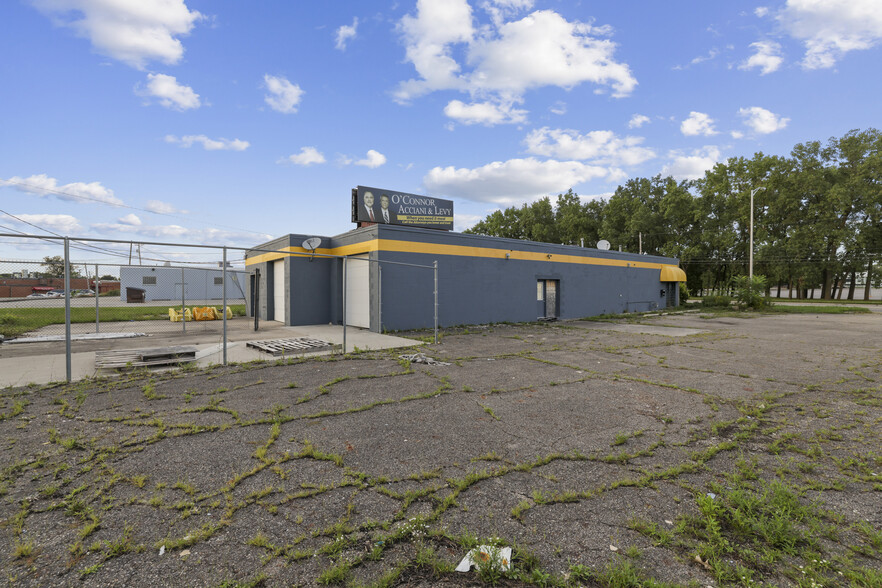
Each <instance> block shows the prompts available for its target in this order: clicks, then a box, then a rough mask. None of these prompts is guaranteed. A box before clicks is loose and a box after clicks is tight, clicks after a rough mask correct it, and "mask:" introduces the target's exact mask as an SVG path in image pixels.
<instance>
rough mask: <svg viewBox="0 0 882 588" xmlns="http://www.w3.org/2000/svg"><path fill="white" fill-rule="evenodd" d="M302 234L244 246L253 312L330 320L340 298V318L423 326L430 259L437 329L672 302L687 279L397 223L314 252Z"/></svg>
mask: <svg viewBox="0 0 882 588" xmlns="http://www.w3.org/2000/svg"><path fill="white" fill-rule="evenodd" d="M308 237H312V235H296V234H291V235H287V236H285V237H282V238H279V239H276V240H274V241H270V242H268V243H264V244H263V245H260V246H258V247H255V248H254V249H252V250H249V251H247V252H246V255H245V258H246V260H245V261H246V266H247V268H248V269H249V270H250V272H251V276H250V280H249V284H248V287H246V296H247V297H248V298H247V304H246V307H247V308H248V312H249V314H250V315H253V313H255V312H256V313H257V314H258V316H259V317H260V318H261V319H263V320H274V321H280V322H283V323H285V324H286V325H306V324H327V323H335V324H336V323H341V322H342V320H343V305H344V297H345V306H346V324H347V325H353V326H357V327H363V328H366V329H370V330H373V331H380V332H381V331H383V330H402V329H416V328H426V327H431V326H432V325H433V322H434V303H435V302H434V301H435V277H436V276H435V271H434V269H433V266H434V263H435V262H436V261H437V268H438V269H437V287H438V293H437V299H438V309H439V323H440V324H441V325H442V326H453V325H462V324H482V323H493V322H506V321H510V322H523V321H534V320H537V318H579V317H586V316H593V315H598V314H605V313H622V312H645V311H651V310H656V309H659V308H665V307H670V306H676V305H677V304H678V296H679V288H678V282H681V281H685V280H686V275H685V273H684V272H683V270H681V269H680V268H679V267H678V260H677V259H674V258H669V257H658V256H650V255H638V254H636V253H622V252H618V251H602V250H599V249H591V248H584V247H574V246H570V245H555V244H550V243H537V242H534V241H521V240H517V239H503V238H498V237H486V236H480V235H468V234H462V233H453V232H446V231H439V230H433V229H423V228H415V227H404V226H398V225H393V224H374V225H368V226H363V227H361V228H358V229H355V230H352V231H349V232H347V233H344V234H342V235H338V236H336V237H319V238H317V239H320V244H318V246H317V248H315V249H314V251H313V252H312V253H315V254H317V255H311V254H310V253H311V252H310V251H309V250H307V249H304V248H303V246H302V245H303V243H304V240H305V239H307V238H308ZM323 256H334V257H323ZM344 257H345V258H346V262H345V265H346V279H345V284H344V276H343V274H344V272H343V265H344V262H343V258H344ZM391 262H397V263H391ZM344 292H345V295H344Z"/></svg>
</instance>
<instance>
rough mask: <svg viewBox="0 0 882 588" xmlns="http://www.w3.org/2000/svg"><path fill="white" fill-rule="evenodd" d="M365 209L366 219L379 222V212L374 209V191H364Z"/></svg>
mask: <svg viewBox="0 0 882 588" xmlns="http://www.w3.org/2000/svg"><path fill="white" fill-rule="evenodd" d="M364 211H365V216H366V218H365V219H364V220H366V221H370V222H372V223H375V222H377V212H376V211H375V210H374V193H373V192H365V193H364Z"/></svg>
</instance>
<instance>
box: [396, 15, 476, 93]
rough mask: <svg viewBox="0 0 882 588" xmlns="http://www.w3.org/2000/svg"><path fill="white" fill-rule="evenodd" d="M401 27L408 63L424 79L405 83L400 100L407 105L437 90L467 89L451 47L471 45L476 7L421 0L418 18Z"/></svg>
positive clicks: (405, 21)
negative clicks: (413, 99) (463, 44)
mask: <svg viewBox="0 0 882 588" xmlns="http://www.w3.org/2000/svg"><path fill="white" fill-rule="evenodd" d="M398 28H399V30H400V32H401V33H402V36H403V37H404V41H405V44H406V46H407V48H406V56H407V60H408V61H410V62H411V63H413V65H414V67H415V68H416V70H417V73H418V74H420V76H421V78H422V79H420V80H409V81H407V82H403V83H402V84H401V85H400V86H399V89H398V91H397V92H396V99H398V100H399V101H402V102H406V101H408V100H409V99H411V98H414V97H416V96H419V95H421V94H425V93H427V92H431V91H433V90H448V89H465V84H464V82H463V80H461V79H459V77H458V74H459V71H460V65H459V64H458V63H457V62H456V60H455V59H454V58H453V57H451V55H450V54H451V47H450V46H451V45H453V44H455V43H469V42H471V41H472V39H473V37H474V35H475V31H474V29H473V28H472V8H471V6H469V3H468V2H467V1H466V0H446V1H444V0H442V1H438V0H417V13H416V16H410V15H405V16H404V17H403V18H402V19H401V22H400V23H399V24H398Z"/></svg>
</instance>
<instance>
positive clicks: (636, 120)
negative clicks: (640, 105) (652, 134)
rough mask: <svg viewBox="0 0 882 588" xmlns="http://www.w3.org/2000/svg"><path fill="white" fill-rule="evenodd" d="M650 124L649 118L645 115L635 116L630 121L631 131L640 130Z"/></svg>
mask: <svg viewBox="0 0 882 588" xmlns="http://www.w3.org/2000/svg"><path fill="white" fill-rule="evenodd" d="M648 122H649V117H648V116H646V115H645V114H635V115H634V116H632V117H631V120H629V121H628V128H629V129H639V128H640V127H642V126H643V125H645V124H646V123H648Z"/></svg>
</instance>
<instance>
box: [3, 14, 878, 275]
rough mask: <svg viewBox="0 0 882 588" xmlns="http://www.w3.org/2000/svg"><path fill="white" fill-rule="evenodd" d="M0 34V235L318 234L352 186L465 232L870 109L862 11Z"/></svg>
mask: <svg viewBox="0 0 882 588" xmlns="http://www.w3.org/2000/svg"><path fill="white" fill-rule="evenodd" d="M0 22H3V23H4V25H5V26H4V34H3V35H0V55H2V58H0V76H2V79H3V80H4V83H3V84H2V85H0V122H2V125H0V180H2V181H0V210H2V211H3V212H2V213H0V232H13V231H23V232H27V233H41V231H39V230H38V229H37V228H35V227H34V226H32V225H36V226H37V227H40V228H43V229H47V230H49V231H52V232H55V233H58V234H65V235H72V236H79V237H89V236H91V237H100V238H110V239H123V240H130V239H133V240H138V239H143V240H150V241H170V242H192V243H211V244H223V243H225V244H228V245H235V246H250V245H255V244H258V243H261V242H264V241H266V240H268V239H270V238H273V237H277V236H281V235H284V234H287V233H292V232H293V233H311V234H318V235H334V234H338V233H342V232H345V231H347V230H349V229H350V228H352V227H353V225H352V224H351V222H350V191H351V188H353V187H355V186H357V185H368V186H377V187H383V188H389V189H393V190H399V191H404V192H411V193H417V194H429V195H436V196H440V197H444V198H449V199H452V200H453V201H454V202H455V213H456V221H455V224H456V228H457V230H462V229H464V228H467V227H469V226H471V225H472V224H473V223H474V222H476V221H477V220H479V219H481V218H483V217H484V216H485V215H486V214H488V213H489V212H491V211H493V210H495V209H497V208H504V207H506V206H510V205H512V204H520V203H523V202H528V201H531V200H533V199H535V198H539V197H541V196H543V195H552V196H553V195H556V194H558V193H560V192H564V191H566V190H567V189H569V188H571V187H572V188H573V189H575V190H576V191H577V192H578V193H579V194H580V195H581V196H583V197H584V198H592V197H599V196H603V195H608V194H610V193H612V192H613V191H614V190H615V188H616V186H618V185H619V184H620V183H622V182H623V181H625V180H626V179H627V178H629V177H637V176H652V175H655V174H658V173H662V174H666V175H667V174H671V175H674V176H676V177H678V178H692V177H698V176H700V175H701V174H702V173H703V170H704V169H706V168H708V167H710V166H712V165H713V164H714V163H715V162H717V161H723V160H725V159H726V158H727V157H733V156H741V155H743V156H746V157H750V156H751V155H753V153H755V152H756V151H762V152H764V153H768V154H780V155H786V154H788V153H789V151H790V149H791V148H792V147H793V145H795V144H796V143H799V142H803V141H809V140H826V139H827V138H829V137H831V136H841V135H842V134H844V133H845V132H847V131H848V130H850V129H854V128H860V129H864V128H868V127H873V126H876V127H878V126H879V124H880V123H879V120H880V113H882V101H880V99H879V96H880V95H882V76H880V75H879V73H880V64H882V48H880V45H882V10H880V9H879V1H878V0H848V1H843V0H787V1H775V2H757V3H754V2H740V1H737V2H708V1H706V0H703V1H698V0H696V1H686V0H684V1H677V2H656V1H650V0H639V1H637V0H635V1H632V2H581V1H578V2H564V1H556V0H469V1H467V0H419V1H416V0H398V1H389V2H385V1H371V0H359V1H354V0H335V1H333V2H320V1H313V2H308V1H300V2H291V1H287V0H261V1H260V2H242V1H236V0H211V1H208V0H7V1H5V2H3V3H2V4H0ZM9 215H14V217H16V218H13V217H12V216H9ZM26 223H32V224H31V225H28V224H26ZM4 241H5V242H4V243H0V255H3V256H5V257H7V258H10V257H12V258H19V259H21V258H25V259H39V258H41V257H42V256H43V255H46V254H48V253H44V252H43V251H41V250H40V248H34V247H33V246H28V247H22V246H21V245H20V244H15V243H11V242H9V240H8V239H7V240H4ZM83 255H84V256H85V257H87V258H89V257H90V254H82V255H81V257H82V256H83ZM91 257H95V258H97V257H98V256H97V254H96V255H92V256H91Z"/></svg>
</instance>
